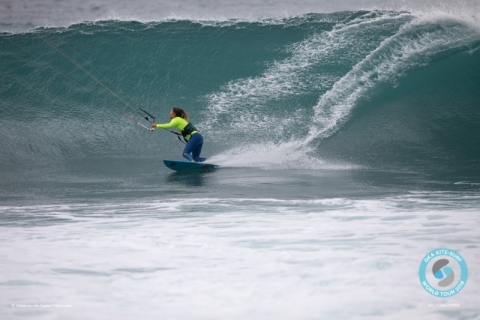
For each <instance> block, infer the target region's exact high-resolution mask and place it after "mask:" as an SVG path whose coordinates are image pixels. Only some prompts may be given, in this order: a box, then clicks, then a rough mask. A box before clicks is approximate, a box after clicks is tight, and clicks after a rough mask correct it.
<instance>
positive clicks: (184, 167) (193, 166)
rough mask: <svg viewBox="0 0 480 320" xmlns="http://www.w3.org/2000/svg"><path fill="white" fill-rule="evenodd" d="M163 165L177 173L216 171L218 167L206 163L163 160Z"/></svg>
mask: <svg viewBox="0 0 480 320" xmlns="http://www.w3.org/2000/svg"><path fill="white" fill-rule="evenodd" d="M163 163H164V164H165V165H166V166H167V168H170V169H172V170H175V171H178V172H180V171H190V170H206V169H214V168H216V167H217V166H216V165H214V164H211V163H205V162H191V161H185V160H163Z"/></svg>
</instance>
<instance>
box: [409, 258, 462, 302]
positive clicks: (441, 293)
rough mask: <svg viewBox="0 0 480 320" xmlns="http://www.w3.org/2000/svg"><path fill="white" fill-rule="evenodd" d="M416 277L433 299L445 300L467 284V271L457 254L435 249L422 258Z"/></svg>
mask: <svg viewBox="0 0 480 320" xmlns="http://www.w3.org/2000/svg"><path fill="white" fill-rule="evenodd" d="M418 275H419V277H420V283H421V284H422V286H423V288H424V289H425V290H426V291H427V292H428V293H430V294H431V295H433V296H435V297H440V298H447V297H451V296H453V295H456V294H457V293H459V292H460V291H461V290H462V289H463V287H464V286H465V283H466V282H467V277H468V269H467V264H466V263H465V260H464V259H463V258H462V256H461V255H460V254H459V253H458V252H456V251H454V250H450V249H436V250H433V251H431V252H429V253H428V254H427V255H426V256H425V257H424V258H423V260H422V262H421V263H420V269H419V270H418ZM456 279H457V281H455V280H456Z"/></svg>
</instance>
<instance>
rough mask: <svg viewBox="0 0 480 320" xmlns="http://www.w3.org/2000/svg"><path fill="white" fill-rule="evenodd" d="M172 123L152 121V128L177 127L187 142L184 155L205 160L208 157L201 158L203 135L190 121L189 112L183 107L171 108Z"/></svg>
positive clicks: (201, 160) (196, 160) (191, 159)
mask: <svg viewBox="0 0 480 320" xmlns="http://www.w3.org/2000/svg"><path fill="white" fill-rule="evenodd" d="M170 119H172V120H171V121H170V123H161V124H157V123H155V122H154V123H152V128H158V129H168V128H172V127H176V128H177V129H178V130H179V131H180V132H181V133H182V136H183V139H184V140H185V142H186V143H187V144H186V145H185V149H183V157H184V158H185V159H187V160H188V161H194V162H203V161H205V160H206V159H205V158H200V153H201V152H202V147H203V136H202V135H201V134H200V133H199V132H198V131H197V129H196V128H195V127H194V126H193V125H192V124H191V123H189V122H188V114H187V113H186V112H185V110H183V109H182V108H176V107H175V108H172V110H170Z"/></svg>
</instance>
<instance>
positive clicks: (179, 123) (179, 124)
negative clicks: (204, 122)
mask: <svg viewBox="0 0 480 320" xmlns="http://www.w3.org/2000/svg"><path fill="white" fill-rule="evenodd" d="M187 124H188V121H187V120H185V119H183V118H181V117H175V118H173V119H172V121H170V122H169V123H158V124H157V128H158V129H168V128H172V127H176V128H177V129H178V130H179V131H180V132H181V131H183V129H185V127H186V126H187ZM197 132H198V131H196V130H195V131H192V133H191V134H189V135H187V136H186V137H185V140H187V141H188V140H190V137H191V136H192V134H194V133H197Z"/></svg>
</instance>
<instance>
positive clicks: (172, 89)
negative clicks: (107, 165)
mask: <svg viewBox="0 0 480 320" xmlns="http://www.w3.org/2000/svg"><path fill="white" fill-rule="evenodd" d="M479 47H480V28H479V27H478V25H476V24H475V23H474V22H472V21H469V20H468V19H467V18H465V19H464V18H462V17H458V16H454V15H446V14H432V15H429V16H425V15H422V16H420V15H415V14H412V13H409V12H402V11H355V12H336V13H329V14H306V15H302V16H297V17H292V18H283V19H264V20H258V21H242V20H223V21H213V20H210V21H193V20H165V21H158V22H147V23H144V22H136V21H120V20H106V21H96V22H84V23H80V24H74V25H71V26H69V27H67V28H39V29H36V30H33V31H30V32H24V33H3V34H2V36H1V37H0V48H1V50H0V55H1V61H2V64H1V65H0V70H1V71H0V75H1V80H0V81H1V83H0V96H1V99H0V137H1V139H0V148H1V150H2V152H1V154H0V164H1V165H2V166H3V167H6V166H7V165H8V166H9V167H12V166H16V165H22V166H27V168H28V166H30V165H32V164H39V163H40V164H41V163H68V162H69V161H71V160H72V159H77V160H78V159H83V160H84V161H86V162H88V161H91V159H96V158H108V157H131V158H134V159H148V158H151V157H157V158H158V157H161V158H172V157H176V158H179V157H180V155H181V150H182V148H183V146H182V145H181V144H180V143H179V142H178V140H176V138H175V137H174V136H173V135H171V134H170V133H168V132H166V131H165V132H164V131H161V132H158V130H157V132H155V133H151V132H148V131H147V130H144V129H142V128H141V127H140V126H137V125H136V124H135V123H133V122H132V121H131V120H130V119H128V118H126V117H125V116H124V115H123V113H125V114H128V115H129V116H130V117H132V118H134V119H136V120H138V121H140V122H142V123H144V124H145V125H149V123H148V122H146V121H144V120H143V119H142V117H141V116H140V115H138V114H137V113H136V112H135V111H134V109H135V110H138V108H139V107H143V108H145V109H146V110H148V111H149V112H151V113H152V114H154V115H156V116H157V122H168V121H169V119H168V112H169V110H170V108H171V107H172V106H181V107H184V108H185V109H186V110H187V111H188V112H189V113H190V117H191V119H192V122H193V123H194V124H195V125H196V126H197V128H199V130H200V131H201V132H202V133H203V135H204V137H205V140H206V143H205V147H204V154H205V155H206V156H213V159H216V161H217V162H219V163H221V164H225V165H231V166H252V167H262V166H268V167H272V166H275V167H276V168H290V167H292V166H293V165H292V163H294V166H295V167H297V166H298V165H299V164H301V165H302V166H303V167H306V168H313V169H315V168H325V169H328V168H343V167H356V166H360V167H367V168H374V169H395V170H436V171H439V172H441V171H445V170H449V171H462V170H467V172H469V173H472V172H477V173H478V169H479V168H480V163H479V161H480V143H479V142H480V125H479V124H480V103H479V101H480V50H479ZM23 168H25V167H23ZM125 170H129V169H128V168H125Z"/></svg>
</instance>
